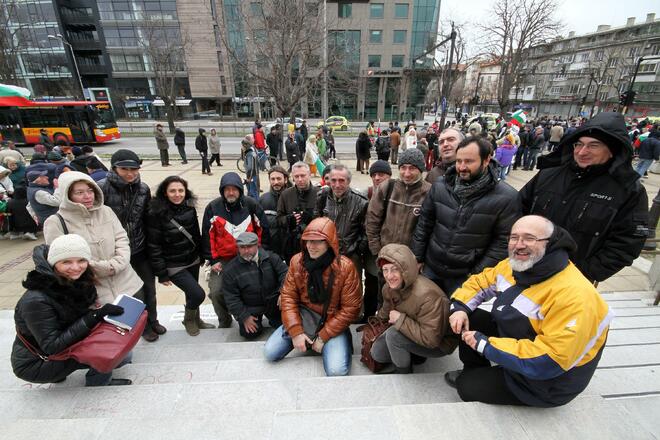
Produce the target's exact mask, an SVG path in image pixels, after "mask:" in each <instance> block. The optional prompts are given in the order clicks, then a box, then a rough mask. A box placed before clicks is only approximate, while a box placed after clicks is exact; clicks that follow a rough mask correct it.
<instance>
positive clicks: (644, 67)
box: [639, 64, 657, 73]
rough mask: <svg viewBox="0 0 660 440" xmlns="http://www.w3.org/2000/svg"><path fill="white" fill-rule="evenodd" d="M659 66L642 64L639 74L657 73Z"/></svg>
mask: <svg viewBox="0 0 660 440" xmlns="http://www.w3.org/2000/svg"><path fill="white" fill-rule="evenodd" d="M656 66H657V64H642V65H641V66H639V73H655V68H656Z"/></svg>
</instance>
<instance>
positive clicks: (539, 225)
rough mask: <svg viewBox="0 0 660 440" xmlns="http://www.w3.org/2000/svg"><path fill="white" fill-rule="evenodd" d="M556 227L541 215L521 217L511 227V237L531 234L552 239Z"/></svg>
mask: <svg viewBox="0 0 660 440" xmlns="http://www.w3.org/2000/svg"><path fill="white" fill-rule="evenodd" d="M554 230H555V225H554V224H553V223H552V222H551V221H550V220H548V219H547V218H545V217H541V216H540V215H526V216H524V217H520V218H519V219H518V220H517V221H516V222H515V223H514V224H513V226H512V227H511V235H514V234H515V235H522V234H531V235H534V236H535V237H538V238H540V237H550V236H551V235H552V233H553V232H554Z"/></svg>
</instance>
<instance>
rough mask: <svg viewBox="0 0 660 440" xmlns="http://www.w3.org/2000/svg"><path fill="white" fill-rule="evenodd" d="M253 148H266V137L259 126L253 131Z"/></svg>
mask: <svg viewBox="0 0 660 440" xmlns="http://www.w3.org/2000/svg"><path fill="white" fill-rule="evenodd" d="M254 148H256V149H257V150H264V149H265V148H266V137H265V136H264V132H263V131H262V130H261V129H260V128H259V129H257V131H255V132H254Z"/></svg>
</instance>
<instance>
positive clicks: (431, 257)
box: [411, 161, 520, 278]
mask: <svg viewBox="0 0 660 440" xmlns="http://www.w3.org/2000/svg"><path fill="white" fill-rule="evenodd" d="M495 167H496V165H495V164H494V163H493V162H492V161H491V163H490V164H489V165H488V168H487V170H488V173H490V176H491V181H490V184H488V185H486V186H485V187H484V188H483V189H481V191H478V192H477V193H476V194H474V195H473V196H471V197H469V198H468V199H467V200H465V201H464V202H463V203H461V201H460V200H459V198H458V197H456V195H455V194H454V184H455V182H456V178H457V173H456V168H455V167H452V168H450V169H449V170H448V171H447V174H445V175H444V176H443V177H440V178H438V180H436V181H435V183H433V186H432V187H431V190H430V191H429V193H428V195H427V196H426V199H425V200H424V203H423V205H422V214H421V215H420V217H419V221H418V222H417V227H416V228H415V233H414V234H413V239H412V245H411V248H412V251H413V253H414V254H415V258H417V261H420V262H421V261H423V262H424V264H426V266H427V267H428V268H429V269H431V270H432V271H433V273H435V274H436V275H437V276H438V277H443V276H447V277H452V278H455V277H461V276H465V275H469V274H474V273H479V272H481V271H482V270H483V269H484V268H486V267H492V266H495V265H496V264H497V263H499V262H500V260H503V259H504V258H506V256H507V243H508V236H509V233H510V232H511V226H512V225H513V223H514V222H515V221H516V220H517V219H518V217H520V202H519V200H518V194H517V193H516V190H515V189H513V188H512V187H511V186H509V185H508V184H507V183H505V182H501V181H500V182H498V180H497V176H496V170H495Z"/></svg>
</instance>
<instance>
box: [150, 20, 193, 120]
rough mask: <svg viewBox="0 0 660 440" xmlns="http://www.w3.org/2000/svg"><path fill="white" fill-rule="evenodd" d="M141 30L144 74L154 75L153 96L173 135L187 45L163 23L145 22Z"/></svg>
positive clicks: (184, 37) (161, 21) (188, 43)
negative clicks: (163, 113)
mask: <svg viewBox="0 0 660 440" xmlns="http://www.w3.org/2000/svg"><path fill="white" fill-rule="evenodd" d="M140 27H141V31H142V34H143V37H142V39H141V42H140V46H141V48H142V50H143V53H144V55H145V56H146V62H147V63H148V68H147V69H146V70H147V71H148V72H151V73H152V74H153V78H154V86H155V89H156V94H157V95H158V96H160V98H161V99H162V100H163V103H164V105H165V108H166V111H167V125H168V127H169V131H170V133H174V128H175V127H174V119H175V118H176V97H177V96H178V95H179V89H178V85H179V81H178V79H179V78H184V77H185V70H186V63H185V59H184V53H185V49H186V47H188V46H189V45H190V41H189V39H188V38H187V37H186V36H185V35H180V34H179V31H178V29H177V28H174V27H171V26H166V23H165V22H164V21H163V20H162V19H155V20H146V21H144V22H143V23H142V24H141V25H140Z"/></svg>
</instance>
